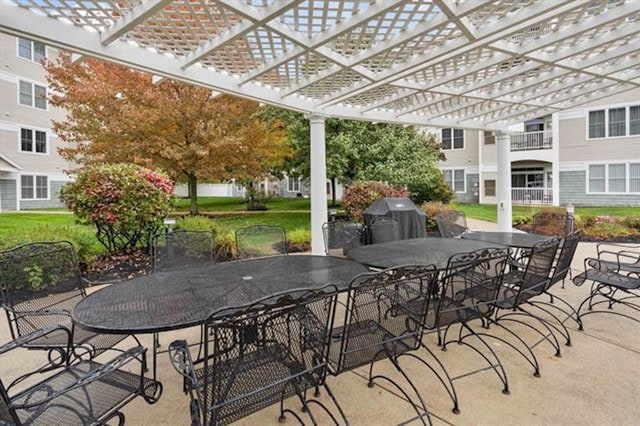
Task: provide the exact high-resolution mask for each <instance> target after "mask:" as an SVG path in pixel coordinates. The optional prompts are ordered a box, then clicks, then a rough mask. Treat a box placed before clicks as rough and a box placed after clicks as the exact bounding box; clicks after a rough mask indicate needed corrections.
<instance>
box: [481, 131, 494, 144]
mask: <svg viewBox="0 0 640 426" xmlns="http://www.w3.org/2000/svg"><path fill="white" fill-rule="evenodd" d="M484 144H485V145H495V144H496V137H495V135H494V134H493V132H484Z"/></svg>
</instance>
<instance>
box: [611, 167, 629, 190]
mask: <svg viewBox="0 0 640 426" xmlns="http://www.w3.org/2000/svg"><path fill="white" fill-rule="evenodd" d="M626 190H627V165H626V164H609V192H626Z"/></svg>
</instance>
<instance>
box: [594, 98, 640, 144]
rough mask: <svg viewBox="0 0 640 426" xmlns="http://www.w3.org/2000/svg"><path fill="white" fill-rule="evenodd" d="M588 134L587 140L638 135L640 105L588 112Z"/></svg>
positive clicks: (639, 133)
mask: <svg viewBox="0 0 640 426" xmlns="http://www.w3.org/2000/svg"><path fill="white" fill-rule="evenodd" d="M627 129H628V130H627ZM588 134H589V139H598V138H614V137H623V136H631V135H640V105H632V106H628V107H627V106H625V107H617V108H609V109H602V110H597V111H589V119H588Z"/></svg>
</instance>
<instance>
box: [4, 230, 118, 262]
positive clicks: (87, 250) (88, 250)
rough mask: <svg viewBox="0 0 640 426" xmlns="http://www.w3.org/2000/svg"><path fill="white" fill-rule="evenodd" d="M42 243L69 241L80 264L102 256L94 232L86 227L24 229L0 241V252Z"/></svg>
mask: <svg viewBox="0 0 640 426" xmlns="http://www.w3.org/2000/svg"><path fill="white" fill-rule="evenodd" d="M43 241H69V242H71V244H73V248H74V250H75V253H76V256H77V258H78V261H79V262H80V263H84V264H88V263H91V262H93V261H94V260H96V259H97V257H98V256H100V255H101V254H104V252H105V249H104V247H102V245H101V244H100V243H98V241H97V240H96V237H95V231H94V229H93V228H91V227H88V226H61V225H40V226H36V227H32V228H26V229H24V230H23V231H21V232H20V233H16V234H11V235H8V236H7V237H6V238H3V239H2V240H0V250H7V249H10V248H13V247H16V246H19V245H23V244H29V243H35V242H43Z"/></svg>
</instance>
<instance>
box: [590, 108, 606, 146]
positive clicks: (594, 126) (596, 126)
mask: <svg viewBox="0 0 640 426" xmlns="http://www.w3.org/2000/svg"><path fill="white" fill-rule="evenodd" d="M593 138H604V110H602V111H589V139H593Z"/></svg>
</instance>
